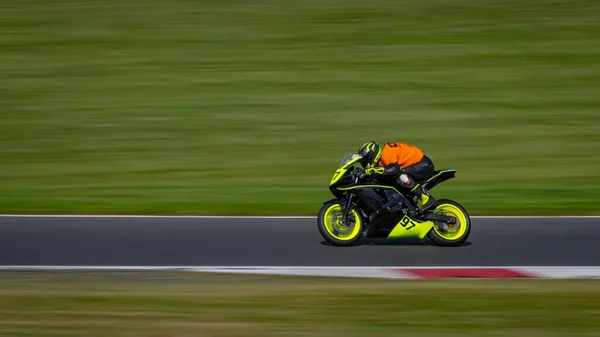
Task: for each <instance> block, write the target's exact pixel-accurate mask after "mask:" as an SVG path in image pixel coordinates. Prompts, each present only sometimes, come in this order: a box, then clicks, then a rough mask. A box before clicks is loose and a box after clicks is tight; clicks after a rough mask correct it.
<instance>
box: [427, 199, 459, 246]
mask: <svg viewBox="0 0 600 337" xmlns="http://www.w3.org/2000/svg"><path fill="white" fill-rule="evenodd" d="M434 213H435V214H441V215H446V216H452V217H455V218H456V223H454V224H446V226H447V227H448V229H442V228H440V227H439V222H438V221H434V223H435V224H434V226H433V230H434V231H435V232H436V233H437V234H438V235H439V236H441V237H442V238H444V239H446V240H450V241H454V240H458V239H460V238H461V237H462V236H463V235H464V234H465V232H466V231H467V216H466V215H465V213H463V211H461V209H460V208H458V207H456V206H454V205H451V204H441V205H439V206H438V207H436V209H435V211H434Z"/></svg>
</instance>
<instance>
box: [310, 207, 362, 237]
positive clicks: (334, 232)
mask: <svg viewBox="0 0 600 337" xmlns="http://www.w3.org/2000/svg"><path fill="white" fill-rule="evenodd" d="M343 218H344V207H343V206H342V205H341V204H339V203H331V204H326V205H324V206H323V207H321V210H320V211H319V217H318V220H317V224H318V228H319V232H320V233H321V236H322V237H323V238H324V239H325V240H326V241H327V242H329V243H331V244H332V245H334V246H353V245H355V244H356V243H358V241H360V239H361V238H362V233H363V229H364V222H363V219H362V217H361V216H360V214H359V212H358V210H356V208H354V207H351V208H350V210H349V212H348V218H347V219H343Z"/></svg>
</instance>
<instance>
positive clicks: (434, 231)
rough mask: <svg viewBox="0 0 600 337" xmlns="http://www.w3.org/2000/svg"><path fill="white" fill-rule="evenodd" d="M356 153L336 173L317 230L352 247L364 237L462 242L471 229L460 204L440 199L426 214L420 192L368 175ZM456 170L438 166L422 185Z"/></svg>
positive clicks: (331, 240) (428, 186)
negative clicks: (331, 196) (329, 196)
mask: <svg viewBox="0 0 600 337" xmlns="http://www.w3.org/2000/svg"><path fill="white" fill-rule="evenodd" d="M361 158H362V157H361V156H360V155H358V154H346V155H344V157H343V158H342V161H341V163H340V165H339V167H338V168H337V170H336V171H335V173H334V175H333V177H332V179H331V181H330V183H329V190H330V191H331V193H332V194H333V195H334V197H335V198H333V199H330V200H328V201H326V202H324V203H323V206H322V207H321V209H320V211H319V215H318V220H317V223H318V229H319V232H320V233H321V235H322V236H323V238H324V239H325V240H326V241H328V242H329V243H331V244H332V245H334V246H352V245H355V244H357V243H358V242H359V241H360V240H361V239H362V238H363V237H365V238H383V239H399V238H419V239H421V240H423V239H425V238H426V237H427V238H428V239H429V240H431V242H433V243H434V244H436V245H438V246H460V245H462V244H463V243H464V242H465V241H466V240H467V238H468V237H469V234H470V232H471V220H470V217H469V214H468V213H467V211H466V210H465V209H464V208H463V206H461V205H460V204H459V203H458V202H456V201H454V200H450V199H439V200H436V203H435V204H434V205H433V206H432V207H430V208H429V209H428V210H426V211H425V212H421V211H419V207H418V206H419V201H418V198H417V196H415V195H412V193H410V192H408V191H404V190H403V189H402V188H401V187H400V185H399V184H397V183H395V181H394V179H393V178H386V177H385V176H368V175H365V174H364V169H363V167H362V164H360V159H361ZM455 174H456V170H455V169H445V170H436V171H435V172H434V175H433V176H431V177H430V178H429V179H427V180H425V181H420V182H418V183H420V184H421V186H422V187H423V188H424V189H426V190H428V191H429V190H431V189H432V188H433V187H435V186H436V185H438V184H440V183H441V182H443V181H446V180H448V179H451V178H454V177H455Z"/></svg>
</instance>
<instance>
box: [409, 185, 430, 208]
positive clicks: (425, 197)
mask: <svg viewBox="0 0 600 337" xmlns="http://www.w3.org/2000/svg"><path fill="white" fill-rule="evenodd" d="M411 192H413V193H414V194H416V195H417V197H418V198H419V201H420V204H421V205H420V207H419V211H421V212H425V211H426V210H428V209H429V208H430V207H431V206H433V205H434V204H435V199H434V198H433V197H432V196H431V195H430V194H429V192H427V191H426V190H425V189H424V188H423V187H422V186H421V184H418V185H417V186H415V187H414V188H413V189H412V190H411Z"/></svg>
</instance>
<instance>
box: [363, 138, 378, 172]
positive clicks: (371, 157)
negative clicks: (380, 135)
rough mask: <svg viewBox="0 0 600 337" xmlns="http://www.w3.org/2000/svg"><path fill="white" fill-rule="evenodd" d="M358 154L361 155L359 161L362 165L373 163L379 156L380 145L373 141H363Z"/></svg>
mask: <svg viewBox="0 0 600 337" xmlns="http://www.w3.org/2000/svg"><path fill="white" fill-rule="evenodd" d="M358 154H359V155H360V156H361V157H362V159H361V161H360V163H361V164H362V166H363V167H367V166H372V165H375V164H376V163H377V162H378V161H379V159H380V158H381V146H379V144H377V142H374V141H370V142H367V143H364V144H363V146H361V147H360V149H358Z"/></svg>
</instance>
